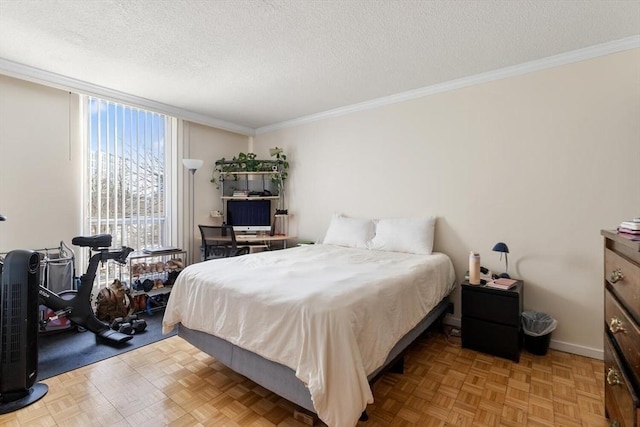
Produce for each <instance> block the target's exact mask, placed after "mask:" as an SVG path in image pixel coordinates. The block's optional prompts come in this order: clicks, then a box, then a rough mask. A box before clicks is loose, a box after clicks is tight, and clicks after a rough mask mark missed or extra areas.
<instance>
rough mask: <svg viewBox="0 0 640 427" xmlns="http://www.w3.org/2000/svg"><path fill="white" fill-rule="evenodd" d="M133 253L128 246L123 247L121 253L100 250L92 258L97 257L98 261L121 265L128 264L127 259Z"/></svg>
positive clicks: (106, 249) (104, 249)
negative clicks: (109, 261) (111, 261)
mask: <svg viewBox="0 0 640 427" xmlns="http://www.w3.org/2000/svg"><path fill="white" fill-rule="evenodd" d="M131 252H133V249H132V248H130V247H127V246H123V247H122V248H121V249H120V250H119V251H114V250H110V249H108V248H102V249H100V250H99V251H98V252H97V253H96V254H94V255H93V256H91V258H93V257H96V260H97V261H107V260H110V259H112V260H114V261H116V262H118V263H120V264H126V262H127V257H128V256H129V254H130V253H131Z"/></svg>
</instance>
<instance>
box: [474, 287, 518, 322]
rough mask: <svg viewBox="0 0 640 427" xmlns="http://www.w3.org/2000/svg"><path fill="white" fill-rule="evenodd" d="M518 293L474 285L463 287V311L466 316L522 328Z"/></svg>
mask: <svg viewBox="0 0 640 427" xmlns="http://www.w3.org/2000/svg"><path fill="white" fill-rule="evenodd" d="M518 297H519V295H518V293H516V292H509V291H501V290H489V289H487V288H482V289H475V288H473V287H472V286H464V287H463V288H462V312H463V313H464V316H465V317H474V318H476V319H481V320H485V321H489V322H496V323H501V324H503V325H507V326H513V327H516V328H520V312H521V307H520V303H519V301H518Z"/></svg>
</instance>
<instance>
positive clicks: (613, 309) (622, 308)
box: [601, 230, 640, 427]
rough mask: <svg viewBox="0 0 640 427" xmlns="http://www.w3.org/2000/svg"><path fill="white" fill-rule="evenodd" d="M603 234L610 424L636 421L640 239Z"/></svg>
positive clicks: (639, 406)
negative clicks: (634, 239) (633, 239)
mask: <svg viewBox="0 0 640 427" xmlns="http://www.w3.org/2000/svg"><path fill="white" fill-rule="evenodd" d="M601 234H602V235H603V236H604V238H605V239H604V285H605V286H604V322H605V325H604V326H605V332H604V378H605V384H604V392H605V412H606V415H607V418H609V420H610V422H611V426H626V427H637V426H639V425H640V401H639V400H638V398H639V397H640V326H639V325H640V242H638V241H632V240H629V239H627V238H625V237H622V236H619V235H618V234H617V233H616V232H615V231H608V230H602V232H601Z"/></svg>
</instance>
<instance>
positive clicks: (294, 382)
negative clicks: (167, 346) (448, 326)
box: [177, 296, 453, 413]
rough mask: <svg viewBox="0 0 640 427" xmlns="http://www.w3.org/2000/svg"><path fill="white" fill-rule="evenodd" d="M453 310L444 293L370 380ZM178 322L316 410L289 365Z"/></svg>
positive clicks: (244, 370) (217, 354) (250, 373)
mask: <svg viewBox="0 0 640 427" xmlns="http://www.w3.org/2000/svg"><path fill="white" fill-rule="evenodd" d="M452 312H453V303H451V302H449V296H446V297H444V298H443V299H442V301H440V302H439V303H438V304H437V305H436V306H435V307H434V308H433V309H432V310H431V311H430V312H429V313H427V315H426V316H425V317H424V318H423V319H422V320H421V321H420V322H419V323H418V324H417V325H416V326H415V327H414V328H413V329H412V330H410V331H409V332H408V333H407V334H406V335H405V336H404V337H402V338H401V339H400V341H398V342H397V343H396V345H395V346H394V347H393V348H392V349H391V351H390V352H389V355H388V356H387V359H386V361H385V363H384V364H383V366H381V367H380V368H378V369H376V370H375V371H374V372H372V373H371V375H369V377H368V379H369V383H372V381H373V380H374V379H377V378H378V376H379V375H380V374H382V373H383V372H384V371H386V370H387V369H388V368H389V367H391V366H392V365H393V364H394V363H395V362H396V361H398V359H399V358H400V357H401V354H402V353H403V352H404V350H405V349H406V348H407V347H408V346H409V345H410V344H411V343H413V342H414V341H415V340H416V338H418V337H419V336H420V335H421V334H422V333H423V332H425V331H426V330H427V329H428V328H429V327H431V326H432V325H434V324H435V323H436V322H437V321H439V320H441V319H442V318H443V317H444V315H445V314H446V313H452ZM177 326H178V335H179V336H180V337H182V338H184V339H185V340H186V341H188V342H189V343H191V344H193V345H194V346H196V347H197V348H199V349H200V350H202V351H204V352H205V353H207V354H209V355H210V356H212V357H214V358H215V359H216V360H217V361H219V362H220V363H222V364H224V365H225V366H227V367H229V368H230V369H232V370H233V371H235V372H237V373H239V374H241V375H244V376H245V377H247V378H249V379H250V380H252V381H254V382H255V383H257V384H259V385H261V386H262V387H264V388H266V389H268V390H271V391H272V392H274V393H276V394H277V395H279V396H282V397H283V398H285V399H287V400H289V401H290V402H293V403H295V404H296V405H298V406H301V407H303V408H305V409H307V410H309V411H311V412H313V413H315V412H316V411H315V408H314V407H313V402H312V401H311V395H310V394H309V390H308V389H307V387H306V386H305V384H304V383H303V382H302V381H300V380H299V379H298V378H297V377H296V376H295V372H294V371H293V370H292V369H291V368H289V367H287V366H284V365H282V364H280V363H276V362H272V361H270V360H267V359H265V358H263V357H262V356H260V355H258V354H256V353H253V352H251V351H248V350H245V349H243V348H240V347H238V346H236V345H234V344H231V343H230V342H228V341H226V340H223V339H221V338H218V337H216V336H213V335H209V334H207V333H205V332H200V331H196V330H192V329H189V328H187V327H185V326H183V325H182V324H178V325H177Z"/></svg>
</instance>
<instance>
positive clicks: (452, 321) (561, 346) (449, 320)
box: [443, 314, 604, 360]
mask: <svg viewBox="0 0 640 427" xmlns="http://www.w3.org/2000/svg"><path fill="white" fill-rule="evenodd" d="M443 323H444V324H445V325H449V326H453V327H455V328H460V327H461V326H462V324H461V321H460V318H459V317H454V316H453V315H451V314H447V315H446V316H445V317H444V320H443ZM549 348H552V349H554V350H558V351H564V352H565V353H571V354H577V355H578V356H585V357H590V358H592V359H597V360H603V359H604V350H602V349H597V348H591V347H585V346H583V345H578V344H572V343H568V342H564V341H558V340H553V339H552V340H551V342H550V343H549Z"/></svg>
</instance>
